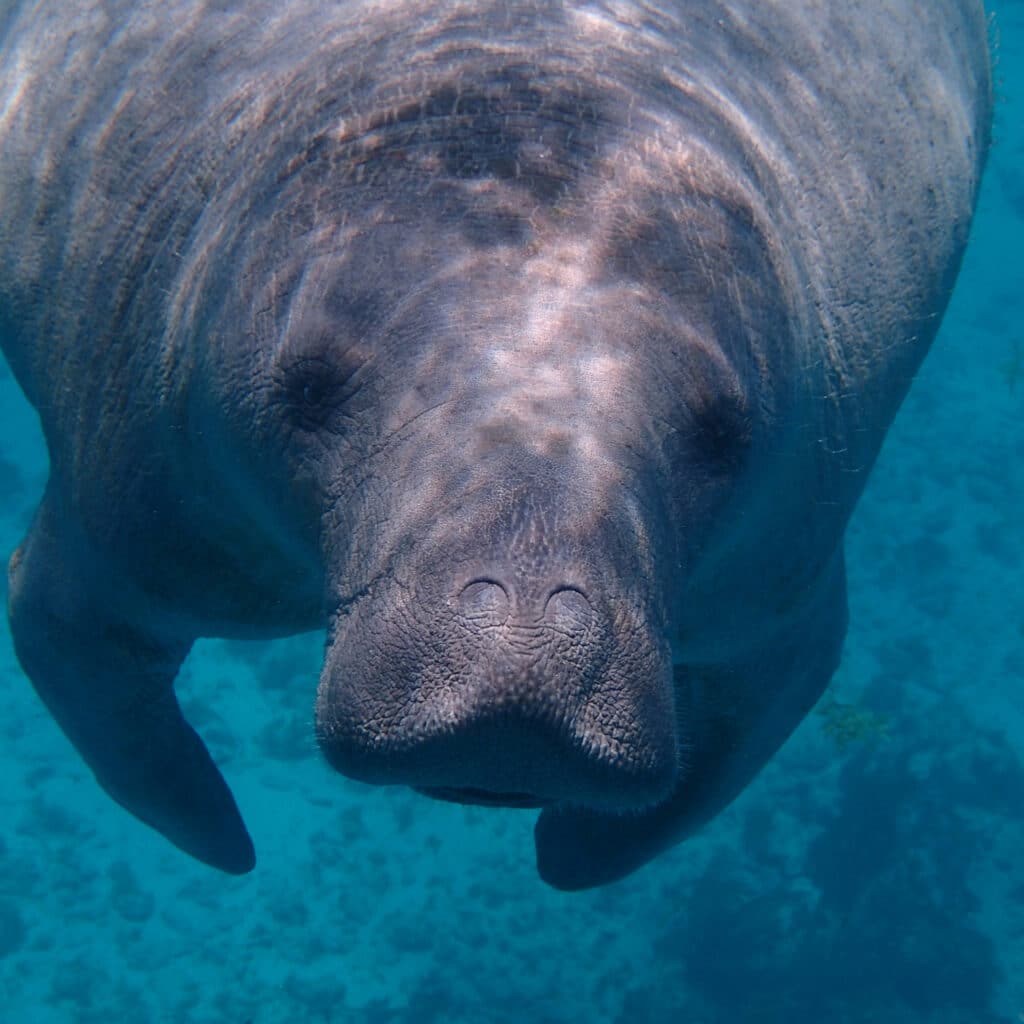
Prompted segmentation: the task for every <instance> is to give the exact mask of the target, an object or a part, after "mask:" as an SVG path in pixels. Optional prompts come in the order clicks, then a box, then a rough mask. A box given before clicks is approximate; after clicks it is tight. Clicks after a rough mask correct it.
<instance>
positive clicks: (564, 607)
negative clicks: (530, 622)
mask: <svg viewBox="0 0 1024 1024" xmlns="http://www.w3.org/2000/svg"><path fill="white" fill-rule="evenodd" d="M593 615H594V609H593V608H592V607H591V605H590V602H589V601H588V600H587V598H586V595H585V594H584V593H583V592H582V591H580V590H577V589H576V588H575V587H559V588H558V590H555V591H553V592H552V593H551V595H550V596H549V597H548V600H547V604H546V605H545V606H544V618H545V619H547V621H548V622H549V623H551V624H552V625H553V626H556V627H558V628H559V629H564V630H569V631H572V632H576V633H578V632H581V631H582V630H584V629H586V628H587V626H589V625H590V621H591V619H592V618H593Z"/></svg>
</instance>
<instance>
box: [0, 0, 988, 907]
mask: <svg viewBox="0 0 1024 1024" xmlns="http://www.w3.org/2000/svg"><path fill="white" fill-rule="evenodd" d="M0 36H2V44H0V46H2V50H0V335H2V340H3V348H4V351H5V352H6V354H7V357H8V359H9V360H10V363H11V365H12V367H13V369H14V371H15V373H16V375H17V378H18V380H19V381H20V383H21V385H22V387H23V388H24V390H25V392H26V394H27V395H28V396H29V398H30V399H31V401H32V402H33V403H34V404H35V406H36V408H37V409H38V410H39V415H40V418H41V421H42V425H43V428H44V430H45V433H46V439H47V442H48V445H49V450H50V455H51V474H50V479H49V485H48V487H47V489H46V494H45V497H44V498H43V501H42V503H41V505H40V508H39V512H38V515H37V517H36V519H35V522H34V524H33V525H32V528H31V530H30V531H29V534H28V536H27V538H26V539H25V542H24V543H23V545H22V546H21V547H20V548H19V550H18V551H17V552H16V553H15V554H14V556H13V558H12V559H11V566H10V619H11V626H12V629H13V633H14V640H15V643H16V646H17V651H18V655H19V657H20V659H21V662H22V664H23V666H24V668H25V671H26V672H27V674H28V675H29V677H30V678H31V680H32V682H33V683H34V685H35V687H36V689H37V690H38V692H39V694H40V695H41V697H42V699H43V700H44V701H45V702H46V704H47V706H48V707H49V708H50V710H51V711H52V713H53V715H54V717H55V718H56V719H57V721H58V722H59V723H60V726H61V728H62V729H63V730H64V731H65V732H66V733H67V735H68V736H69V738H70V739H71V741H72V742H73V743H74V744H75V746H76V747H77V748H78V750H79V752H80V753H81V754H82V756H83V757H84V758H85V760H86V761H87V762H88V763H89V765H90V767H91V768H92V770H93V771H94V772H95V774H96V776H97V778H98V779H99V781H100V783H101V784H102V785H103V787H104V788H105V789H106V790H107V791H108V792H109V793H110V794H111V796H113V797H114V799H116V800H117V801H119V802H120V803H122V804H123V805H124V806H125V807H127V808H128V809H129V810H130V811H131V812H132V813H133V814H135V815H137V816H138V817H139V818H141V819H142V820H143V821H145V822H147V823H148V824H150V825H152V826H153V827H154V828H156V829H158V830H159V831H161V832H162V833H163V834H164V835H166V836H167V837H168V838H169V839H170V840H171V841H172V842H174V843H176V844H177V845H178V846H180V847H181V848H182V849H183V850H186V851H188V852H189V853H190V854H192V855H193V856H195V857H198V858H200V859H201V860H204V861H206V862H207V863H209V864H213V865H215V866H217V867H219V868H222V869H224V870H226V871H233V872H241V871H246V870H248V869H249V868H251V867H252V865H253V862H254V853H253V848H252V844H251V841H250V839H249V836H248V834H247V832H246V830H245V826H244V825H243V823H242V820H241V818H240V816H239V813H238V811H237V808H236V806H235V803H234V801H233V799H232V797H231V794H230V792H229V790H228V788H227V786H226V784H225V783H224V780H223V779H222V777H221V775H220V773H219V772H218V770H217V768H216V767H215V766H214V764H213V762H212V760H211V759H210V757H209V755H208V754H207V752H206V749H205V748H204V746H203V745H202V743H201V741H200V740H199V739H198V737H197V736H196V734H195V733H194V732H193V731H192V729H191V728H190V727H189V726H188V725H187V724H186V723H185V721H184V720H183V718H182V716H181V714H180V711H179V709H178V705H177V702H176V701H175V698H174V695H173V689H172V684H173V680H174V677H175V674H176V673H177V671H178V668H179V666H180V665H181V662H182V660H183V659H184V658H185V656H186V654H187V653H188V650H189V647H190V645H191V644H192V642H193V641H194V640H195V639H196V638H197V637H199V636H230V637H266V636H279V635H284V634H289V633H295V632H297V631H301V630H309V629H313V628H316V627H320V626H326V627H327V649H326V655H325V659H324V667H323V674H322V676H321V679H320V686H319V691H318V694H317V700H316V729H317V736H318V739H319V742H320V745H321V747H322V749H323V751H324V753H325V755H326V756H327V758H328V760H329V761H330V763H331V764H332V765H334V766H336V767H337V768H338V769H339V770H340V771H342V772H344V773H346V774H347V775H350V776H352V777H354V778H357V779H362V780H365V781H368V782H373V783H383V784H395V783H399V784H405V785H409V786H413V787H415V788H417V789H421V790H423V791H425V792H427V793H430V794H432V795H434V796H440V797H443V798H446V799H457V800H463V801H467V802H479V803H488V804H497V805H514V806H542V807H543V808H544V810H543V811H542V813H541V815H540V819H539V822H538V824H537V831H536V839H537V857H538V864H539V869H540V872H541V875H542V876H543V877H544V878H545V879H546V880H547V881H549V882H551V883H552V884H553V885H556V886H559V887H563V888H581V887H585V886H591V885H597V884H600V883H603V882H606V881H609V880H611V879H614V878H617V877H620V876H622V875H624V874H625V873H627V872H629V871H631V870H632V869H634V868H635V867H637V866H638V865H640V864H641V863H643V862H644V861H646V860H648V859H650V858H651V857H653V856H655V855H656V854H657V853H658V852H660V851H661V850H663V849H665V848H666V847H668V846H670V845H671V844H673V843H675V842H677V841H678V840H680V839H681V838H683V837H684V836H686V835H687V834H688V833H690V832H692V831H693V830H694V829H695V828H697V827H698V826H699V825H700V824H702V823H703V822H704V821H706V820H707V819H708V818H709V817H711V816H712V815H714V814H715V813H716V812H717V811H719V810H720V809H721V808H722V807H723V806H724V805H725V804H727V803H728V802H729V801H730V800H731V799H732V798H733V797H734V796H736V794H737V793H738V792H739V791H740V790H741V789H742V788H743V786H744V785H745V784H746V783H747V782H748V781H749V780H750V779H751V778H752V777H753V775H754V774H755V773H756V772H757V771H758V770H759V769H760V767H761V766H762V765H763V764H764V763H765V761H766V759H767V758H769V757H770V756H771V754H772V753H773V752H774V751H775V750H776V749H777V748H778V746H779V745H780V744H781V743H782V742H783V740H785V738H786V737H787V736H788V735H789V733H790V732H791V731H792V729H793V728H794V727H795V726H796V725H797V723H798V722H799V721H800V719H801V718H802V717H803V715H804V714H805V713H806V712H807V710H808V709H809V708H810V707H811V706H812V704H813V703H814V702H815V700H816V699H817V697H818V696H819V695H820V693H821V692H822V689H823V688H824V686H825V685H826V683H827V681H828V679H829V677H830V675H831V673H832V672H833V670H834V669H835V666H836V663H837V659H838V657H839V650H840V645H841V642H842V638H843V632H844V628H845V615H846V612H845V597H844V591H845V585H844V578H843V560H842V534H843V528H844V526H845V524H846V521H847V518H848V516H849V514H850V511H851V509H852V507H853V505H854V502H855V500H856V498H857V496H858V494H859V493H860V491H861V489H862V487H863V486H864V482H865V477H866V475H867V471H868V469H869V467H870V466H871V464H872V461H873V460H874V458H875V455H876V453H877V451H878V448H879V446H880V444H881V442H882V438H883V436H884V434H885V431H886V428H887V426H888V424H889V422H890V420H891V418H892V416H893V414H894V413H895V411H896V409H897V407H898V406H899V404H900V401H901V399H902V397H903V395H904V392H905V390H906V388H907V386H908V384H909V382H910V379H911V377H912V376H913V374H914V372H915V369H916V367H917V365H918V363H919V361H920V359H921V358H922V356H923V355H924V353H925V350H926V349H927V347H928V344H929V342H930V340H931V338H932V337H933V335H934V333H935V330H936V328H937V326H938V324H939V319H940V316H941V314H942V311H943V309H944V307H945V305H946V302H947V299H948V297H949V294H950V290H951V288H952V285H953V280H954V277H955V275H956V271H957V267H958V264H959V262H960V257H961V252H962V250H963V246H964V243H965V240H966V238H967V232H968V225H969V222H970V218H971V211H972V208H973V204H974V199H975V193H976V190H977V187H978V179H979V174H980V171H981V166H982V163H983V159H984V153H985V149H986V145H987V140H988V123H989V116H990V97H989V68H988V51H987V41H986V23H985V18H984V14H983V11H982V6H981V3H978V2H969V0H929V2H928V3H927V4H920V3H911V2H910V0H872V2H867V0H865V2H862V3H834V4H831V3H821V2H812V0H776V2H769V0H732V2H720V3H716V2H712V0H707V2H701V3H697V2H684V0H678V2H675V3H667V2H666V3H663V4H659V5H652V4H644V3H639V2H634V0H622V2H619V3H611V2H608V3H604V2H601V0H593V2H589V3H575V2H568V0H515V2H510V0H497V2H492V0H461V2H455V0H452V2H449V0H442V2H436V3H423V2H413V0H385V2H381V3H377V4H362V3H355V2H351V0H348V2H345V0H342V2H336V3H327V2H323V0H315V2H314V0H293V2H290V3H288V4H283V3H279V2H278V0H274V2H272V3H264V2H262V0H255V2H252V3H247V4H243V3H238V2H233V0H220V2H209V3H203V2H200V0H159V2H145V3H140V2H139V0H130V2H128V0H107V2H105V3H98V2H97V3H88V2H81V3H74V4H68V3H65V2H59V0H39V2H36V3H29V2H21V3H19V2H15V3H11V2H10V0H8V2H7V3H6V4H2V6H0ZM673 665H674V667H673Z"/></svg>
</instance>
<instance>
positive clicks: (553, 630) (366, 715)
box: [317, 523, 679, 811]
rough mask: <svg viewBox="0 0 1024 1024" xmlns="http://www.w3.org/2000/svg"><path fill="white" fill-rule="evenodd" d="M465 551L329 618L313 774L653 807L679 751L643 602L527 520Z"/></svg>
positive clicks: (591, 556) (480, 800)
mask: <svg viewBox="0 0 1024 1024" xmlns="http://www.w3.org/2000/svg"><path fill="white" fill-rule="evenodd" d="M567 532H568V531H567ZM467 543H468V540H467V538H465V537H462V538H460V539H459V540H458V541H457V542H456V543H455V544H451V545H448V546H447V548H446V550H445V551H444V552H443V553H442V554H440V555H438V554H435V555H433V556H432V557H430V558H429V559H428V560H426V562H425V564H423V565H422V566H420V567H418V568H415V569H413V570H412V571H408V572H405V573H400V574H397V578H396V579H389V580H388V582H387V583H383V584H381V586H380V587H379V588H377V589H375V590H374V591H373V592H372V593H371V594H370V595H368V596H367V597H365V598H363V599H361V600H359V601H357V602H356V603H355V604H354V606H352V607H349V608H347V609H345V610H343V611H342V612H341V613H339V615H338V616H337V618H336V619H335V622H334V626H333V629H332V630H331V633H330V637H329V642H328V649H327V657H326V660H325V665H324V671H323V676H322V679H321V684H320V690H319V694H318V700H317V735H318V738H319V741H320V744H321V747H322V749H323V751H324V753H325V755H326V757H327V759H328V761H329V762H330V763H331V764H332V765H333V766H334V767H335V768H337V769H338V770H339V771H341V772H342V773H343V774H345V775H348V776H350V777H352V778H356V779H360V780H362V781H365V782H371V783H376V784H387V783H393V784H405V785H409V786H412V787H414V788H416V789H418V790H420V791H423V792H426V793H427V794H429V795H431V796H435V797H438V798H441V799H447V800H457V801H459V802H463V803H477V804H487V805H500V806H519V807H525V806H538V807H539V806H549V805H573V806H585V807H589V808H593V809H596V810H605V811H622V810H631V809H638V808H643V807H646V806H649V805H651V804H653V803H655V802H657V801H658V800H660V799H662V798H664V797H665V796H666V795H667V794H668V793H669V792H670V791H671V789H672V786H673V783H674V782H675V779H676V774H677V765H678V760H679V759H678V738H677V736H676V728H675V725H674V722H675V716H674V713H673V699H672V690H671V681H672V677H671V663H670V658H669V655H668V650H667V645H666V644H665V642H664V639H663V636H662V632H661V631H660V630H659V629H658V628H657V625H656V622H655V620H656V615H655V613H654V611H653V609H652V607H651V606H650V601H649V600H647V599H645V597H644V595H643V594H641V593H638V592H637V589H636V586H635V583H634V585H633V586H632V587H630V586H626V585H624V583H623V582H622V580H623V577H622V575H621V569H619V568H616V567H615V566H613V565H610V564H605V565H602V564H601V557H600V553H601V551H602V545H601V543H600V538H599V537H594V538H592V539H591V542H590V544H589V545H588V553H587V555H586V556H585V557H584V555H583V553H582V550H580V539H579V538H575V539H569V540H568V541H567V539H566V538H564V537H561V538H560V537H559V536H558V534H557V533H556V532H552V531H551V530H550V529H539V528H537V527H536V524H535V523H534V524H531V525H530V526H528V527H527V528H526V529H520V530H518V531H517V536H516V537H515V538H513V537H508V538H506V539H505V541H504V542H503V543H502V544H501V545H500V546H499V548H498V549H497V550H495V549H493V548H492V549H490V550H488V551H487V552H486V553H481V554H479V555H472V554H468V553H467V551H466V549H465V545H466V544H467ZM608 546H609V545H607V544H606V545H603V547H604V548H605V549H607V548H608ZM573 548H576V549H577V550H576V551H574V550H573ZM566 549H568V551H567V550H566ZM595 552H597V555H595ZM403 580H404V581H405V582H401V581H403Z"/></svg>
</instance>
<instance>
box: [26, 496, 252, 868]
mask: <svg viewBox="0 0 1024 1024" xmlns="http://www.w3.org/2000/svg"><path fill="white" fill-rule="evenodd" d="M55 518H56V517H55V516H53V515H52V514H51V510H50V509H49V508H48V506H47V501H45V500H44V503H43V505H42V506H41V507H40V510H39V513H38V514H37V516H36V520H35V522H34V523H33V526H32V529H31V530H30V531H29V534H28V536H27V537H26V538H25V541H24V542H23V544H22V545H21V547H20V548H19V549H18V550H17V551H16V552H15V554H14V556H13V557H12V558H11V562H10V567H9V570H8V582H9V590H8V602H9V613H10V622H11V631H12V634H13V638H14V645H15V650H16V651H17V654H18V658H19V660H20V661H21V664H22V667H23V668H24V669H25V672H26V674H27V675H28V677H29V678H30V679H31V680H32V683H33V685H34V686H35V688H36V691H37V692H38V694H39V696H40V697H41V698H42V700H43V702H44V703H45V704H46V706H47V708H48V709H49V710H50V712H51V714H52V715H53V717H54V718H55V719H56V720H57V723H58V724H59V725H60V727H61V729H62V730H63V731H64V733H65V735H66V736H67V737H68V739H70V740H71V742H72V743H73V744H74V746H75V747H76V748H77V750H78V752H79V753H80V754H81V755H82V757H83V758H84V759H85V761H86V763H87V764H88V765H89V767H90V768H91V769H92V771H93V773H94V774H95V776H96V779H97V781H98V782H99V783H100V785H101V786H102V787H103V789H104V790H106V792H107V793H109V794H110V796H112V797H113V798H114V799H115V800H116V801H117V802H118V803H120V804H121V805H122V806H123V807H125V808H126V809H127V810H128V811H130V812H131V813H132V814H133V815H135V817H137V818H139V819H140V820H141V821H143V822H145V823H146V824H147V825H150V826H151V827H152V828H154V829H156V830H157V831H158V832H161V833H162V834H163V835H164V836H166V837H167V838H168V839H169V840H170V841H171V842H172V843H174V844H175V845H176V846H178V847H180V848H181V849H182V850H184V851H185V852H186V853H188V854H191V856H193V857H196V858H198V859H199V860H201V861H204V862H205V863H207V864H210V865H211V866H213V867H216V868H220V869H221V870H222V871H227V872H230V873H232V874H241V873H243V872H246V871H249V870H251V869H252V867H253V865H254V864H255V853H254V850H253V845H252V840H251V839H250V838H249V834H248V832H247V831H246V828H245V825H244V823H243V822H242V818H241V815H240V814H239V812H238V808H237V806H236V804H235V801H234V798H233V797H232V795H231V791H230V790H229V789H228V786H227V784H226V783H225V781H224V778H223V776H222V775H221V773H220V771H219V770H218V769H217V766H216V765H215V764H214V762H213V759H212V758H211V757H210V754H209V752H208V751H207V749H206V747H205V745H204V744H203V741H202V740H201V739H200V738H199V736H198V735H197V734H196V732H195V730H194V729H192V727H191V726H190V725H189V724H188V723H187V722H186V721H185V719H184V717H183V716H182V714H181V709H180V707H179V706H178V701H177V699H176V698H175V696H174V690H173V683H174V677H175V676H176V675H177V672H178V669H179V668H180V666H181V663H182V661H183V660H184V658H185V656H186V654H187V653H188V650H189V648H190V646H191V640H187V641H182V640H181V639H180V638H172V637H165V636H161V635H160V634H159V633H158V631H157V630H155V629H154V628H153V627H152V625H149V624H147V623H145V621H144V619H142V618H141V617H140V615H139V609H138V608H135V609H133V608H132V607H131V604H132V602H130V601H124V600H121V599H119V595H124V594H125V593H126V592H128V591H129V589H130V588H129V587H128V586H127V585H125V586H119V581H118V579H117V575H116V573H115V574H112V573H111V571H110V569H109V567H105V566H98V565H96V564H94V563H93V560H92V559H91V558H89V557H87V556H86V555H85V554H84V547H85V545H84V544H83V543H79V542H77V540H76V542H75V543H73V544H72V543H70V542H69V541H68V538H67V536H66V533H67V530H66V529H63V528H62V527H63V524H57V523H55V522H54V520H55ZM69 549H70V550H69ZM138 603H140V604H141V603H142V602H138Z"/></svg>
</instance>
